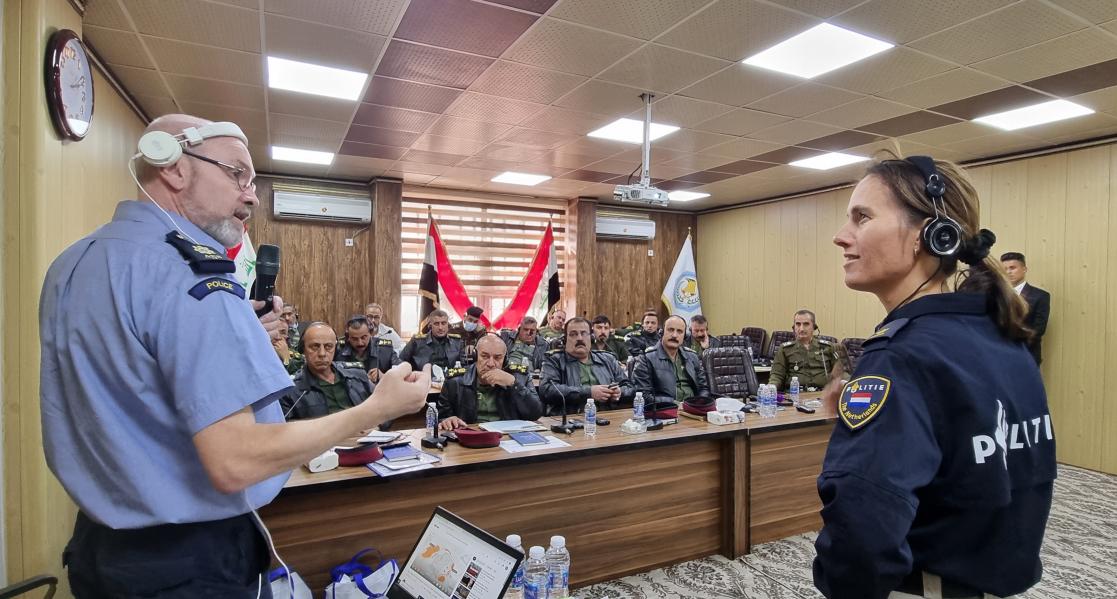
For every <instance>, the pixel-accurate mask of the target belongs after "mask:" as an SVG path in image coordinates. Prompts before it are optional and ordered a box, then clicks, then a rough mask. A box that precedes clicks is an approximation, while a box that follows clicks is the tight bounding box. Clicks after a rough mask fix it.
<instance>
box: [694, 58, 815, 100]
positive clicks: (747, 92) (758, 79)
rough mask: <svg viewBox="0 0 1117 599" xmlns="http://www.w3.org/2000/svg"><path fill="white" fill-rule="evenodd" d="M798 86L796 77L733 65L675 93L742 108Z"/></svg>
mask: <svg viewBox="0 0 1117 599" xmlns="http://www.w3.org/2000/svg"><path fill="white" fill-rule="evenodd" d="M801 83H803V80H802V79H800V78H799V77H792V76H790V75H784V74H781V73H776V72H775V71H768V70H765V69H757V68H754V67H750V66H747V65H737V66H734V67H732V68H728V69H725V70H723V71H721V72H718V73H715V74H714V75H712V76H710V77H707V78H705V79H703V80H701V81H699V82H698V83H695V84H694V85H691V86H690V87H687V88H684V89H682V90H680V91H679V94H681V95H684V96H688V97H691V98H698V99H700V100H709V101H711V102H718V103H721V104H729V105H731V106H744V105H745V104H748V103H749V102H752V101H755V100H759V99H761V98H764V97H766V96H770V95H772V94H775V93H777V92H781V91H783V90H785V89H788V88H790V87H794V86H796V85H799V84H801Z"/></svg>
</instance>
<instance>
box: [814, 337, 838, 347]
mask: <svg viewBox="0 0 1117 599" xmlns="http://www.w3.org/2000/svg"><path fill="white" fill-rule="evenodd" d="M818 338H819V339H821V340H823V341H829V342H830V345H837V344H838V338H837V337H831V336H830V335H819V336H818Z"/></svg>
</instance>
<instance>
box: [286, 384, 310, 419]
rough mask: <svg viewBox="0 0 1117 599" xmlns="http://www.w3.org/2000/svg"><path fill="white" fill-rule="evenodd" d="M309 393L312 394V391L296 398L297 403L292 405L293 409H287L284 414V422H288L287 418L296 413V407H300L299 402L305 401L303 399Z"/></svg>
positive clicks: (308, 390)
mask: <svg viewBox="0 0 1117 599" xmlns="http://www.w3.org/2000/svg"><path fill="white" fill-rule="evenodd" d="M307 393H310V389H307V390H306V391H303V392H302V393H300V394H299V396H298V397H296V398H295V403H293V404H291V407H290V408H287V411H286V412H285V413H284V414H283V419H284V420H287V417H288V416H290V415H291V412H294V411H295V406H297V405H299V402H300V401H302V400H303V397H304V396H306V394H307Z"/></svg>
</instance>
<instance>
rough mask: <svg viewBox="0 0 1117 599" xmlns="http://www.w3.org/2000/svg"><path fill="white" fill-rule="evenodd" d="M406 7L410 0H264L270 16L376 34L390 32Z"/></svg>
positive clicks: (265, 8)
mask: <svg viewBox="0 0 1117 599" xmlns="http://www.w3.org/2000/svg"><path fill="white" fill-rule="evenodd" d="M253 1H255V0H253ZM406 6H407V0H377V1H376V2H368V1H367V0H330V1H329V2H307V1H306V0H264V11H265V12H268V13H274V14H279V15H284V16H288V17H294V18H296V19H301V20H303V21H311V22H313V23H321V24H323V25H333V26H334V27H345V28H346V29H355V30H357V31H365V32H368V33H375V34H377V35H388V34H389V33H391V32H392V28H393V27H395V25H396V21H397V20H398V19H399V17H400V14H401V13H402V12H403V9H404V7H406Z"/></svg>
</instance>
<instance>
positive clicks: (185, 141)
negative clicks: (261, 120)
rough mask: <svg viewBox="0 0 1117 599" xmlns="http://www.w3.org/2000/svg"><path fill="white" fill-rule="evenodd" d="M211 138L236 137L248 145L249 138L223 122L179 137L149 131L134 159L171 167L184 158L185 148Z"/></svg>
mask: <svg viewBox="0 0 1117 599" xmlns="http://www.w3.org/2000/svg"><path fill="white" fill-rule="evenodd" d="M211 137H235V138H237V139H239V140H241V141H243V142H244V143H245V145H248V138H247V137H245V135H244V132H243V131H241V130H240V127H238V126H237V125H236V123H230V122H228V121H222V122H217V123H209V124H208V125H202V126H201V127H187V128H185V129H183V130H182V133H180V134H178V135H171V134H170V133H167V132H166V131H149V132H147V133H145V134H144V135H143V137H141V138H140V142H139V144H137V149H138V150H139V152H138V153H137V154H136V155H135V156H133V157H132V158H143V159H144V162H146V163H148V164H150V165H151V166H170V165H172V164H174V163H176V162H178V159H179V158H181V157H182V148H183V147H184V146H188V145H189V146H196V145H198V144H200V143H202V142H203V141H205V140H207V139H209V138H211Z"/></svg>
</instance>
